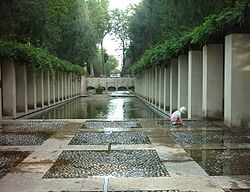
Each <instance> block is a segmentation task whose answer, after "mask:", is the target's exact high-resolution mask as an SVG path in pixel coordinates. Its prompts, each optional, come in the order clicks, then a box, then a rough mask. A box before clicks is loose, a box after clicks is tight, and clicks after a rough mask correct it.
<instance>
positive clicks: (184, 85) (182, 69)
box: [177, 55, 188, 109]
mask: <svg viewBox="0 0 250 192" xmlns="http://www.w3.org/2000/svg"><path fill="white" fill-rule="evenodd" d="M181 106H185V107H187V106H188V57H187V55H179V56H178V102H177V108H178V109H179V108H180V107H181Z"/></svg>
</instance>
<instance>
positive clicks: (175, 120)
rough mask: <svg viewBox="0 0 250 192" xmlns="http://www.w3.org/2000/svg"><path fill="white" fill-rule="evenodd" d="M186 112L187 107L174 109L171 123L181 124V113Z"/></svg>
mask: <svg viewBox="0 0 250 192" xmlns="http://www.w3.org/2000/svg"><path fill="white" fill-rule="evenodd" d="M186 113H187V108H186V107H185V106H182V107H181V108H180V109H179V110H177V111H175V112H174V113H173V114H172V115H171V123H172V124H173V125H182V119H181V115H182V114H186Z"/></svg>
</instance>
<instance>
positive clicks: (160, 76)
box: [158, 67, 162, 109]
mask: <svg viewBox="0 0 250 192" xmlns="http://www.w3.org/2000/svg"><path fill="white" fill-rule="evenodd" d="M158 74H159V78H158V108H159V109H161V97H162V80H161V78H162V73H161V67H159V70H158Z"/></svg>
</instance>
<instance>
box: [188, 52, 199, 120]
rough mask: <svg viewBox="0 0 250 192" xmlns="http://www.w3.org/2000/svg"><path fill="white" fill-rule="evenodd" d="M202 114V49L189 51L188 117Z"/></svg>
mask: <svg viewBox="0 0 250 192" xmlns="http://www.w3.org/2000/svg"><path fill="white" fill-rule="evenodd" d="M201 116H202V51H200V50H190V51H189V52H188V118H189V119H191V118H196V117H201Z"/></svg>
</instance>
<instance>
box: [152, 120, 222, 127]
mask: <svg viewBox="0 0 250 192" xmlns="http://www.w3.org/2000/svg"><path fill="white" fill-rule="evenodd" d="M157 123H158V124H159V125H161V126H162V127H163V128H176V127H180V128H203V127H219V125H217V124H215V123H213V122H211V121H207V120H194V121H191V120H188V121H187V120H183V125H181V126H176V125H173V124H172V123H171V121H170V120H159V121H157Z"/></svg>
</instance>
